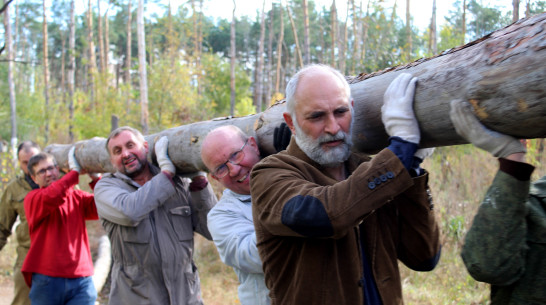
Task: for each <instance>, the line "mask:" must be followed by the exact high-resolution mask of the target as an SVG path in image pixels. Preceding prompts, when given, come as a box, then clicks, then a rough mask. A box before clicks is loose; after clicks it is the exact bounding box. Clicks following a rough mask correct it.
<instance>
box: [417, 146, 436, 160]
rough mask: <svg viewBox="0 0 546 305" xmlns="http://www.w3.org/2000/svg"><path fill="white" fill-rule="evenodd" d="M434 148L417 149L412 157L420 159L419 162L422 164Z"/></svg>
mask: <svg viewBox="0 0 546 305" xmlns="http://www.w3.org/2000/svg"><path fill="white" fill-rule="evenodd" d="M434 149H435V148H434V147H431V148H421V149H418V150H417V151H416V152H415V155H413V156H414V157H416V158H419V159H421V162H423V161H424V160H425V159H426V158H428V157H430V156H431V155H432V154H433V153H434Z"/></svg>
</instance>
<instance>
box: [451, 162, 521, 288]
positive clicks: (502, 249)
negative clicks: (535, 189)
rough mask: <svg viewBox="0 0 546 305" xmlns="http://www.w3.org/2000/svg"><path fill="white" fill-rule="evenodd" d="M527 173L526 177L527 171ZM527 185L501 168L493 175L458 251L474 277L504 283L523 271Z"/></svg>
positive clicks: (510, 281)
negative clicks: (460, 251) (493, 177)
mask: <svg viewBox="0 0 546 305" xmlns="http://www.w3.org/2000/svg"><path fill="white" fill-rule="evenodd" d="M501 162H504V161H501ZM512 165H514V164H512ZM521 165H523V163H522V164H521ZM501 168H502V165H501ZM523 170H525V169H523ZM527 175H528V177H527V179H528V178H529V176H530V173H528V174H527ZM529 185H530V181H529V180H526V181H522V180H519V179H516V178H515V177H514V176H512V175H510V174H508V173H506V172H504V171H502V170H501V171H499V172H498V173H497V175H496V176H495V179H494V181H493V184H492V185H491V187H490V188H489V190H488V192H487V194H486V196H485V199H484V201H483V202H482V204H481V205H480V207H479V210H478V213H477V214H476V216H475V217H474V221H473V224H472V227H471V228H470V230H469V231H468V233H467V235H466V238H465V244H464V246H463V250H462V253H461V255H462V257H463V261H464V263H465V265H466V267H467V269H468V271H469V273H470V274H471V275H472V276H473V277H474V278H475V279H477V280H479V281H484V282H488V283H491V284H497V285H508V284H511V283H512V282H514V281H516V280H517V279H518V278H519V276H521V274H522V273H523V272H524V262H525V254H526V248H527V246H526V235H527V226H526V219H525V217H526V214H527V207H526V200H527V197H528V192H529Z"/></svg>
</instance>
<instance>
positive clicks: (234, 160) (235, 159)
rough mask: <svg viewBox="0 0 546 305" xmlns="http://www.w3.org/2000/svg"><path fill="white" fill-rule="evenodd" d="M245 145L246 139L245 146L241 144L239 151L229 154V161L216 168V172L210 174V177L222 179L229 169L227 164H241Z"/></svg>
mask: <svg viewBox="0 0 546 305" xmlns="http://www.w3.org/2000/svg"><path fill="white" fill-rule="evenodd" d="M246 143H248V139H247V140H246V141H245V144H243V146H242V147H241V149H239V150H238V151H236V152H234V153H233V154H231V157H229V159H228V160H227V161H226V162H224V163H223V164H222V165H220V166H218V167H217V168H216V170H215V171H214V172H213V173H212V175H213V176H214V177H216V178H217V179H222V178H224V177H225V176H226V175H227V174H228V173H229V168H228V166H227V163H228V162H229V163H231V164H234V165H238V164H239V163H241V161H243V159H244V158H245V153H244V151H243V149H245V146H246Z"/></svg>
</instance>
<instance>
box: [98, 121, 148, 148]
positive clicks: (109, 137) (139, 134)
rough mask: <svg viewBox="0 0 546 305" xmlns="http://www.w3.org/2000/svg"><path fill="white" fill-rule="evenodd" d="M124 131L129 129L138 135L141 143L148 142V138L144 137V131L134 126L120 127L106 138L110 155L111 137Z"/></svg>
mask: <svg viewBox="0 0 546 305" xmlns="http://www.w3.org/2000/svg"><path fill="white" fill-rule="evenodd" d="M124 131H129V132H130V133H132V134H134V135H135V136H136V137H137V139H138V140H140V141H141V143H144V142H146V139H144V136H143V135H142V133H140V131H138V130H136V129H134V128H133V127H129V126H121V127H119V128H116V129H114V130H113V131H112V132H111V133H110V135H109V136H108V139H106V145H105V147H106V151H107V152H108V155H110V150H109V149H108V143H110V140H111V139H113V138H115V137H117V136H119V134H120V133H122V132H124Z"/></svg>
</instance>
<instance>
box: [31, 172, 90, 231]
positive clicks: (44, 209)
mask: <svg viewBox="0 0 546 305" xmlns="http://www.w3.org/2000/svg"><path fill="white" fill-rule="evenodd" d="M78 181H79V173H78V172H76V171H70V172H69V173H68V174H66V175H64V176H63V177H62V178H61V179H59V180H57V181H55V182H53V183H51V184H50V185H49V186H47V187H44V188H40V189H37V190H33V191H32V192H30V193H28V195H27V196H26V197H25V201H24V206H25V214H26V217H27V220H28V223H29V226H32V225H33V224H35V223H37V222H39V221H40V220H41V219H42V218H44V217H46V216H48V215H49V214H50V213H51V212H52V211H53V210H55V209H56V208H57V207H59V206H60V205H62V204H63V203H64V202H65V200H64V198H65V197H66V195H67V190H68V189H69V188H71V187H74V185H76V184H78Z"/></svg>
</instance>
